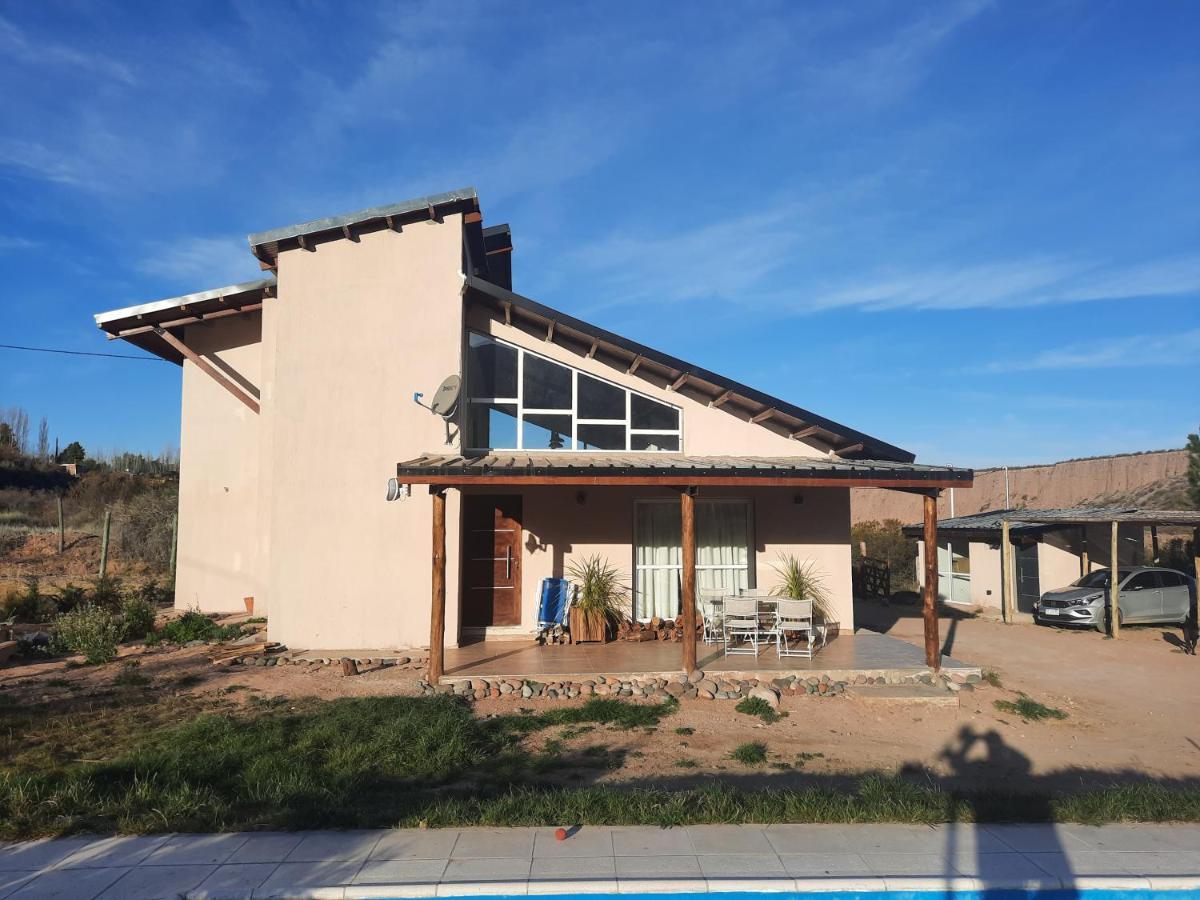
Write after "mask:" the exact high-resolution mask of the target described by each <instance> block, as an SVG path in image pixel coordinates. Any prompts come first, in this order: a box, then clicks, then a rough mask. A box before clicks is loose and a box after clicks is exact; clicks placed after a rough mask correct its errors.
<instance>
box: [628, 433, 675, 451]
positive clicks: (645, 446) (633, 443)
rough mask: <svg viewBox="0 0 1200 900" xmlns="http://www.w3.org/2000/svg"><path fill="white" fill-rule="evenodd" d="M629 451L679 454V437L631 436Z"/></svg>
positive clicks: (667, 435) (669, 435)
mask: <svg viewBox="0 0 1200 900" xmlns="http://www.w3.org/2000/svg"><path fill="white" fill-rule="evenodd" d="M629 449H630V450H667V451H671V452H676V453H677V452H679V435H677V434H631V435H630V436H629Z"/></svg>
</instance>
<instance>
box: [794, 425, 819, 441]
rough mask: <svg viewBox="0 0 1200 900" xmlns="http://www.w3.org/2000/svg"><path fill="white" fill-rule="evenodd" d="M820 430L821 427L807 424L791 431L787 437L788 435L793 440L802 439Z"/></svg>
mask: <svg viewBox="0 0 1200 900" xmlns="http://www.w3.org/2000/svg"><path fill="white" fill-rule="evenodd" d="M820 430H821V429H820V428H819V427H817V426H816V425H807V426H805V427H804V428H801V429H800V430H798V431H793V432H792V433H791V434H790V435H788V437H790V438H791V439H792V440H793V441H802V440H804V439H805V438H809V437H812V436H813V435H815V434H816V433H817V432H819V431H820Z"/></svg>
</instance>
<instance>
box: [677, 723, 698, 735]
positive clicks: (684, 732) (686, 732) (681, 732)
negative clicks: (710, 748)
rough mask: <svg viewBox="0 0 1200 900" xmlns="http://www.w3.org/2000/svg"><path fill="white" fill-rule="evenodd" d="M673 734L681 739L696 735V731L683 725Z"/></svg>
mask: <svg viewBox="0 0 1200 900" xmlns="http://www.w3.org/2000/svg"><path fill="white" fill-rule="evenodd" d="M675 733H676V734H678V735H680V736H681V737H691V736H692V735H693V734H695V733H696V729H695V728H688V727H687V726H686V725H684V726H681V727H679V728H676V729H675Z"/></svg>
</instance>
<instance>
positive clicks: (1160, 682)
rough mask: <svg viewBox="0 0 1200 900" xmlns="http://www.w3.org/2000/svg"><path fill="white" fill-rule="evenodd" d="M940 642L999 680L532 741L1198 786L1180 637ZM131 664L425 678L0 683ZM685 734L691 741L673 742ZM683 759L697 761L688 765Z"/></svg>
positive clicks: (889, 627) (723, 706) (201, 654)
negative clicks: (1009, 707) (130, 671)
mask: <svg viewBox="0 0 1200 900" xmlns="http://www.w3.org/2000/svg"><path fill="white" fill-rule="evenodd" d="M861 615H862V616H863V618H865V619H867V620H868V621H869V622H873V623H874V624H875V625H876V627H877V628H878V630H886V631H888V632H889V633H891V634H892V635H894V636H897V637H901V638H904V639H907V640H912V641H914V642H916V641H918V640H919V639H920V632H921V625H920V620H919V619H917V618H916V617H915V613H914V612H913V611H911V610H906V611H904V612H900V613H898V612H897V611H896V610H895V609H894V608H892V609H884V608H882V607H874V608H870V607H868V608H865V609H863V610H862V611H861ZM243 618H244V617H243ZM231 620H233V621H236V619H231ZM942 634H943V637H944V638H945V639H946V640H947V643H948V644H949V645H950V647H949V650H950V651H951V652H952V653H953V654H954V655H955V656H956V657H958V658H960V659H964V660H967V661H970V662H973V663H977V664H979V665H982V666H983V667H984V669H985V670H990V671H994V672H995V673H997V674H998V676H999V678H1000V681H1001V684H1002V687H994V686H991V685H987V684H981V685H979V686H978V689H977V690H975V691H974V692H970V693H963V694H961V695H960V698H961V703H960V705H959V706H958V707H957V708H941V707H928V706H908V705H897V704H886V703H882V702H880V701H866V700H863V699H860V698H853V697H849V696H839V697H827V698H815V697H785V698H784V699H783V701H782V704H781V706H780V709H781V711H782V712H785V713H786V714H787V715H786V717H785V718H783V719H782V720H780V721H779V722H777V723H775V724H772V725H763V724H761V723H760V722H759V721H758V720H757V719H753V718H750V717H747V716H744V715H742V714H739V713H737V712H735V711H734V709H733V704H732V703H725V702H712V701H692V702H685V703H684V704H683V705H682V707H681V708H680V710H679V712H678V713H676V714H675V715H672V716H669V717H667V718H665V719H663V720H662V723H661V724H660V725H659V726H658V727H657V728H656V729H649V730H637V731H633V732H625V731H618V730H613V729H609V728H606V727H602V726H601V727H596V728H594V729H586V730H583V731H579V730H578V729H563V728H556V729H549V730H546V731H543V732H541V733H539V734H537V735H535V736H533V737H531V738H530V746H531V748H534V749H536V748H541V747H544V746H545V742H546V741H559V742H561V744H562V746H563V751H562V752H563V753H564V755H565V756H566V757H567V758H570V759H576V758H577V759H579V760H588V759H590V760H592V761H593V763H594V762H595V761H596V760H607V761H608V762H609V763H610V764H611V767H610V768H607V769H604V768H603V767H599V768H597V767H595V766H594V765H593V766H592V770H591V771H588V772H586V773H581V772H580V771H572V770H571V769H569V768H568V769H567V770H564V771H563V772H560V773H559V774H558V775H555V776H552V777H556V778H563V779H566V780H575V781H578V780H580V779H582V778H586V779H588V780H600V781H618V782H619V781H637V782H645V781H656V780H660V779H663V778H669V779H672V780H680V779H682V780H685V781H699V782H708V781H710V780H711V779H712V777H713V776H714V775H716V776H719V777H722V778H730V779H732V778H735V777H736V778H737V779H738V780H739V781H740V780H743V779H744V780H748V781H752V782H761V781H766V780H770V781H772V782H774V783H778V782H784V783H790V782H795V781H799V780H805V779H808V778H810V777H812V776H818V777H819V776H824V777H829V776H843V775H849V774H854V773H860V772H866V771H888V772H897V771H905V772H910V773H914V774H917V775H924V776H926V777H929V778H932V779H935V780H938V781H942V782H945V783H949V784H962V785H964V786H966V785H968V784H969V785H972V786H977V787H978V786H987V785H991V786H1012V785H1014V784H1018V783H1020V784H1045V785H1047V786H1053V787H1064V786H1080V785H1087V784H1098V783H1111V782H1114V781H1124V780H1130V779H1138V778H1147V777H1148V778H1152V779H1168V780H1170V779H1194V778H1196V777H1200V728H1197V726H1196V724H1195V723H1196V720H1197V713H1198V712H1200V699H1198V698H1197V696H1196V691H1195V688H1194V685H1195V684H1196V676H1197V674H1198V673H1200V658H1197V657H1191V656H1187V655H1185V654H1183V653H1182V651H1180V650H1179V649H1178V648H1177V647H1176V646H1175V645H1173V644H1172V643H1171V642H1170V641H1169V640H1167V639H1166V638H1165V636H1174V632H1172V631H1170V630H1169V629H1165V628H1147V627H1142V628H1127V629H1125V630H1124V631H1123V632H1122V638H1121V640H1120V641H1111V640H1106V639H1105V638H1103V637H1102V636H1101V635H1099V634H1097V633H1095V632H1069V631H1062V630H1057V629H1047V628H1037V627H1034V626H1006V625H1003V624H1000V623H998V622H994V621H987V620H982V619H971V618H963V619H957V620H953V621H951V620H946V619H943V621H942ZM134 659H136V660H138V661H139V663H140V665H139V666H138V671H139V672H141V673H142V674H144V675H146V676H148V677H149V678H151V679H152V683H153V684H154V685H155V686H156V687H157V688H158V689H163V690H169V691H170V692H171V694H172V695H173V696H180V695H187V696H191V697H194V698H195V699H196V700H197V701H198V702H201V703H203V702H207V701H209V700H212V699H213V698H216V697H220V698H223V700H228V699H230V698H240V702H246V700H247V698H252V697H291V698H299V697H318V698H324V699H332V698H335V697H344V696H368V695H391V694H408V695H414V694H417V693H419V680H418V679H419V677H420V672H419V671H417V670H414V669H411V668H388V669H381V670H374V671H367V672H364V673H363V674H361V675H358V676H356V677H344V676H342V675H341V673H340V669H338V668H337V667H328V668H322V669H319V670H314V669H301V668H299V667H291V666H286V667H283V666H276V667H271V668H257V667H243V666H238V667H233V668H217V667H214V666H213V665H211V663H210V662H209V661H208V657H207V649H206V648H203V647H197V648H190V649H175V650H172V649H164V648H155V649H146V648H140V647H138V648H126V649H124V650H123V652H122V655H121V659H120V660H118V661H117V662H114V663H111V664H109V665H106V666H100V667H96V668H87V667H85V668H70V667H68V666H67V665H66V663H65V662H64V661H61V660H59V661H53V662H41V663H25V664H19V665H17V666H15V667H10V668H7V669H4V670H3V671H0V690H2V691H3V693H4V694H5V695H6V696H7V697H8V698H9V699H10V700H13V701H16V702H18V703H28V702H39V701H40V702H54V701H56V700H64V701H67V700H68V699H69V698H75V700H78V699H79V698H81V697H86V696H87V695H88V694H89V693H92V692H100V693H103V692H104V691H106V690H109V689H111V685H112V681H113V679H114V678H115V676H116V675H117V673H118V672H120V671H121V667H122V663H123V662H126V661H129V660H134ZM238 686H240V687H238ZM231 687H234V688H235V690H234V691H230V690H229V688H231ZM1018 692H1024V693H1026V694H1028V695H1029V696H1030V697H1032V698H1033V699H1035V700H1038V701H1041V702H1043V703H1045V704H1047V705H1049V706H1052V707H1057V708H1060V709H1062V710H1064V711H1065V712H1066V713H1067V714H1068V717H1067V718H1066V719H1065V720H1062V721H1044V722H1024V721H1022V720H1021V719H1020V718H1019V717H1016V716H1013V715H1011V714H1008V713H1003V712H1000V711H998V710H997V709H996V708H995V706H994V703H995V701H996V700H1004V699H1009V700H1011V699H1016V698H1017V697H1018V696H1019V693H1018ZM561 703H562V701H534V700H528V701H522V703H521V704H517V703H513V702H512V701H508V700H498V699H496V700H488V701H482V702H480V703H478V704H476V709H477V711H478V713H479V714H480V715H489V714H494V713H511V712H513V711H514V710H515V709H517V708H518V706H519V705H523V706H525V707H527V708H530V709H537V708H540V707H543V706H546V707H551V706H557V705H561ZM680 728H682V729H691V730H692V733H690V734H679V733H677V732H676V729H680ZM564 732H565V735H564ZM747 741H762V742H764V743H765V744H766V745H767V748H768V765H767V766H762V767H757V768H748V767H746V766H743V765H742V764H741V763H738V762H735V761H733V760H731V759H730V758H729V754H730V751H731V750H732V749H733V748H734V747H736V746H737V745H738V744H741V743H743V742H747ZM589 754H590V755H589ZM681 760H687V761H692V762H694V764H695V765H694V766H691V765H689V766H687V767H686V768H685V767H681V766H680V765H678V763H679V761H681ZM788 767H790V768H788ZM584 768H585V769H586V768H587V767H586V766H585V767H584ZM1017 779H1023V781H1018V780H1017Z"/></svg>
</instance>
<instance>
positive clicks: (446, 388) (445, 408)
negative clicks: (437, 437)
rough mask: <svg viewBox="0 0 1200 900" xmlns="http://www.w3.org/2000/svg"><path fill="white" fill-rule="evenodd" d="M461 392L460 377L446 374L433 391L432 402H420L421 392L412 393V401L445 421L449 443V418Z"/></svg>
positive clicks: (422, 395)
mask: <svg viewBox="0 0 1200 900" xmlns="http://www.w3.org/2000/svg"><path fill="white" fill-rule="evenodd" d="M461 394H462V378H460V377H459V376H457V375H447V376H446V378H445V379H443V381H442V383H441V384H439V385H438V389H437V390H436V391H434V393H433V402H432V403H428V404H426V403H422V402H421V398H422V397H424V396H425V395H424V394H422V393H419V392H418V393H415V394H413V403H415V404H417V406H421V407H424V408H425V409H427V410H429V411H430V412H431V413H433V414H434V415H437V416H441V417H442V420H443V421H444V422H445V423H446V443H447V444H449V443H450V419H451V417H452V416H453V415H454V412H455V410H457V409H458V398H459V396H460V395H461Z"/></svg>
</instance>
